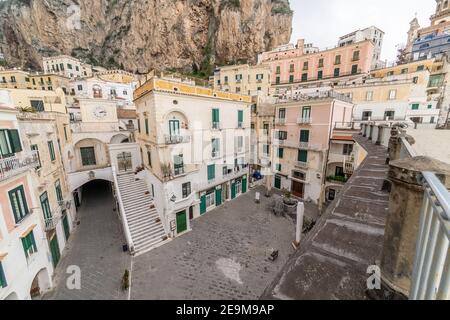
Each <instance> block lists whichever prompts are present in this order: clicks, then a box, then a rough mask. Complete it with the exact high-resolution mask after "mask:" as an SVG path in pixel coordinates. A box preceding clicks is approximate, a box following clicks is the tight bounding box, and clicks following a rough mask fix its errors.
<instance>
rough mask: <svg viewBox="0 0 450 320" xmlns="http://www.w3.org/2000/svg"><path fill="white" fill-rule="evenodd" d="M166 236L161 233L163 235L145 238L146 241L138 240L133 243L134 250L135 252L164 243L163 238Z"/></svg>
mask: <svg viewBox="0 0 450 320" xmlns="http://www.w3.org/2000/svg"><path fill="white" fill-rule="evenodd" d="M166 236H167V235H166V234H164V233H163V234H158V235H155V236H153V237H150V238H146V239H143V240H138V241H136V242H134V241H133V243H134V248H135V250H141V249H144V248H148V247H151V246H152V245H154V244H155V243H157V242H161V241H164V238H165V237H166Z"/></svg>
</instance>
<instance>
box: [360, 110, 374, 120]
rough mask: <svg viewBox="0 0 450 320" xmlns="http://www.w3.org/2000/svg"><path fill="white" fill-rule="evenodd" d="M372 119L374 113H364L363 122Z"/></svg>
mask: <svg viewBox="0 0 450 320" xmlns="http://www.w3.org/2000/svg"><path fill="white" fill-rule="evenodd" d="M371 117H372V111H364V112H363V113H362V120H363V121H367V120H370V118H371Z"/></svg>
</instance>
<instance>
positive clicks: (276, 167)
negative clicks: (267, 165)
mask: <svg viewBox="0 0 450 320" xmlns="http://www.w3.org/2000/svg"><path fill="white" fill-rule="evenodd" d="M275 169H276V170H277V171H280V172H281V164H280V163H277V164H276V165H275Z"/></svg>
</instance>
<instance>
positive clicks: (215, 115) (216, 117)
mask: <svg viewBox="0 0 450 320" xmlns="http://www.w3.org/2000/svg"><path fill="white" fill-rule="evenodd" d="M219 123H220V114H219V109H212V128H213V129H219Z"/></svg>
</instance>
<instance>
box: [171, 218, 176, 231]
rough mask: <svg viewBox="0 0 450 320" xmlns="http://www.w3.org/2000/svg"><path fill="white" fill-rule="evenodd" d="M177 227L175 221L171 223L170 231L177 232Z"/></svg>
mask: <svg viewBox="0 0 450 320" xmlns="http://www.w3.org/2000/svg"><path fill="white" fill-rule="evenodd" d="M175 229H176V226H175V220H172V221H170V231H175Z"/></svg>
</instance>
